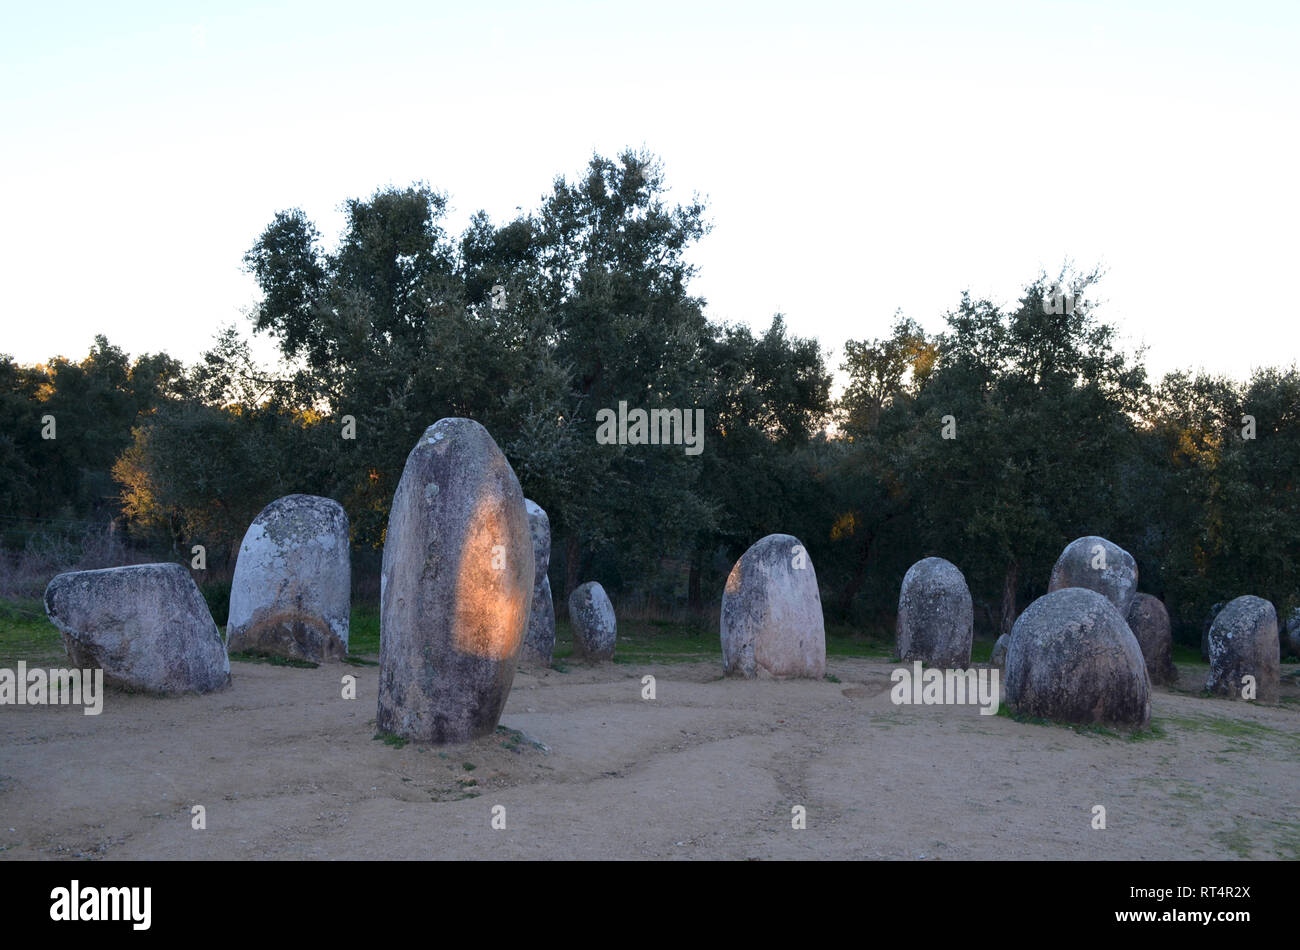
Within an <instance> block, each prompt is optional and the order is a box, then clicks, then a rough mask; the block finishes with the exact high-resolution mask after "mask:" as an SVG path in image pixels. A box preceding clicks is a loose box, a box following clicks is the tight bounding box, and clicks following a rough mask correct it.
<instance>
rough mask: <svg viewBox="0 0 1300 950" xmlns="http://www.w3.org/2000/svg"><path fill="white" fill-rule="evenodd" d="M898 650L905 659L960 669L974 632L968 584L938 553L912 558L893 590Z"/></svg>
mask: <svg viewBox="0 0 1300 950" xmlns="http://www.w3.org/2000/svg"><path fill="white" fill-rule="evenodd" d="M897 636H898V655H899V657H900V659H901V660H902V661H903V662H904V663H911V662H912V661H913V660H920V661H921V662H922V663H925V664H927V665H928V666H935V667H942V668H945V669H965V668H966V667H968V666H970V650H971V641H972V639H973V638H974V636H975V608H974V605H973V604H972V603H971V597H970V588H969V587H967V586H966V578H965V577H963V576H962V573H961V571H959V570H958V569H957V566H956V565H955V564H953V563H952V562H950V561H945V560H944V559H943V558H941V557H927V558H925V559H924V560H921V561H917V562H916V563H915V564H913V565H912V566H911V567H910V568H909V569H908V571H907V574H906V575H905V576H904V577H903V586H902V588H901V589H900V591H899V594H898V626H897Z"/></svg>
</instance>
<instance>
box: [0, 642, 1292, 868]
mask: <svg viewBox="0 0 1300 950" xmlns="http://www.w3.org/2000/svg"><path fill="white" fill-rule="evenodd" d="M892 668H893V667H891V666H890V665H889V664H888V663H886V662H884V661H880V660H871V659H859V658H836V657H832V658H830V660H829V664H828V669H829V672H830V673H831V674H833V675H834V676H836V677H838V678H839V680H840V681H841V682H839V683H834V682H830V681H819V682H811V681H790V682H770V681H769V682H744V681H736V680H722V679H720V678H719V673H720V671H719V669H718V668H717V665H716V663H715V662H714V661H711V660H710V661H700V662H686V663H682V662H676V663H668V664H662V665H653V664H651V665H645V666H641V665H632V664H626V665H625V664H605V665H603V666H599V667H594V668H591V667H583V666H581V665H579V664H572V665H571V666H570V669H569V672H567V673H561V672H558V671H555V670H537V669H521V670H520V672H519V674H518V675H517V677H516V679H515V685H514V690H513V692H512V693H511V694H510V701H509V704H508V706H507V708H506V713H505V715H504V717H503V719H502V726H503V727H506V728H505V729H503V730H499V731H498V733H497V734H496V735H495V736H493V737H491V738H488V739H484V740H480V741H478V742H475V743H472V744H469V745H465V746H458V747H451V748H443V749H437V748H430V747H426V746H422V745H419V744H415V743H410V744H407V745H405V746H403V747H400V748H398V747H394V746H392V745H388V744H386V743H384V742H382V741H377V740H376V739H375V738H374V735H375V727H374V719H375V690H376V683H377V680H378V670H377V668H376V667H352V666H342V665H338V664H333V665H326V666H322V667H321V668H319V669H295V668H287V667H276V666H270V665H260V664H250V663H235V664H233V674H234V676H233V684H232V686H231V687H230V688H229V689H228V690H226V691H224V692H221V693H217V694H212V695H208V696H196V697H186V698H173V699H158V698H150V697H146V696H140V695H125V694H121V693H112V692H110V693H108V695H107V696H106V699H105V705H104V712H103V714H102V715H100V716H86V715H83V713H82V712H81V710H80V708H69V707H27V706H23V707H15V706H6V707H3V708H0V858H9V859H13V858H63V857H90V858H100V857H107V858H117V859H140V858H161V857H165V858H182V859H204V858H223V859H268V858H270V859H275V858H309V859H348V858H379V859H393V858H397V859H400V858H416V859H431V858H432V859H455V858H579V859H585V858H732V859H747V858H763V859H771V858H902V859H949V860H951V859H964V858H1049V859H1050V858H1071V859H1110V858H1128V859H1165V858H1223V857H1229V858H1231V857H1243V858H1292V859H1294V858H1297V857H1300V813H1298V806H1297V803H1298V802H1300V798H1298V797H1297V791H1298V790H1300V706H1298V705H1297V703H1296V698H1297V696H1298V695H1300V688H1298V687H1297V686H1296V683H1295V672H1296V667H1295V666H1293V665H1284V666H1283V674H1284V681H1283V682H1284V686H1283V696H1284V698H1285V701H1284V702H1283V704H1282V705H1281V706H1275V707H1258V706H1251V705H1248V704H1246V703H1241V702H1235V703H1234V702H1230V701H1225V700H1216V699H1209V698H1205V697H1202V696H1200V695H1197V694H1196V691H1199V683H1200V679H1201V677H1203V675H1204V674H1203V672H1198V671H1197V670H1195V669H1194V668H1184V669H1183V671H1182V674H1183V675H1182V678H1181V680H1180V683H1179V687H1180V688H1181V690H1186V691H1187V692H1182V691H1180V689H1175V690H1172V691H1171V690H1166V689H1157V691H1156V697H1155V702H1154V720H1155V723H1156V725H1157V729H1156V732H1155V734H1154V735H1153V736H1151V737H1149V738H1145V739H1142V740H1141V741H1134V740H1131V739H1127V738H1124V737H1122V736H1117V735H1113V734H1109V735H1108V734H1105V733H1098V732H1090V731H1076V730H1073V729H1070V728H1067V727H1063V726H1055V725H1039V724H1033V723H1024V722H1017V721H1015V720H1013V719H1010V718H1007V717H1004V716H981V715H980V714H979V711H978V709H977V708H976V707H973V706H972V707H959V708H954V707H922V706H895V705H893V704H892V703H891V701H890V698H889V687H890V685H891V684H890V682H889V672H890V670H891V669H892ZM646 673H652V674H654V675H655V676H656V678H657V684H656V686H657V698H656V699H654V700H653V701H647V700H643V699H642V698H641V690H642V687H641V677H642V676H643V675H644V674H646ZM344 674H353V675H355V676H356V677H357V693H358V699H356V700H355V701H350V700H344V699H342V698H341V687H340V678H341V677H342V676H343V675H344ZM506 729H508V730H515V731H513V732H512V731H506ZM518 732H522V733H523V734H524V737H522V738H521V737H520V736H519V735H518ZM530 740H531V741H530ZM534 743H538V744H541V745H542V746H544V747H545V748H541V747H539V746H538V745H537V744H534ZM194 805H202V806H203V807H204V809H205V810H206V824H207V827H206V829H204V830H194V829H193V828H192V827H191V807H192V806H194ZM496 805H502V806H504V807H505V819H506V827H505V829H504V830H494V829H493V828H492V826H491V821H492V809H493V806H496ZM795 805H802V806H804V807H805V808H806V809H807V827H806V828H805V829H802V830H795V829H793V828H792V827H791V815H792V811H791V809H792V807H793V806H795ZM1094 805H1103V806H1105V809H1106V825H1107V826H1106V829H1105V830H1094V829H1093V828H1092V819H1093V813H1092V809H1093V806H1094Z"/></svg>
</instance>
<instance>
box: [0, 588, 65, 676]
mask: <svg viewBox="0 0 1300 950" xmlns="http://www.w3.org/2000/svg"><path fill="white" fill-rule="evenodd" d="M66 659H67V652H66V651H65V650H64V649H63V636H62V635H61V634H60V633H59V631H58V629H57V628H56V627H55V626H54V624H52V623H50V620H49V618H48V617H46V616H45V604H44V603H43V602H42V601H41V600H40V598H37V597H29V598H28V597H25V598H21V599H14V600H0V667H6V668H10V669H12V668H13V667H15V666H17V665H18V661H19V660H23V661H25V662H27V663H28V664H50V663H54V662H59V661H63V660H66Z"/></svg>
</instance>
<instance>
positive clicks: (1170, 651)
mask: <svg viewBox="0 0 1300 950" xmlns="http://www.w3.org/2000/svg"><path fill="white" fill-rule="evenodd" d="M1127 619H1128V628H1129V629H1130V630H1131V631H1133V636H1135V637H1137V642H1138V646H1139V647H1141V648H1142V658H1143V660H1145V661H1146V665H1147V673H1148V674H1149V675H1150V677H1151V682H1153V683H1161V684H1167V683H1174V682H1177V680H1178V670H1177V668H1175V666H1174V638H1173V634H1172V632H1171V631H1170V627H1169V611H1167V610H1166V609H1165V605H1164V604H1163V603H1161V602H1160V599H1159V598H1157V597H1152V596H1151V595H1150V594H1138V595H1137V596H1135V597H1134V598H1133V604H1132V605H1131V606H1130V607H1129V609H1128V618H1127Z"/></svg>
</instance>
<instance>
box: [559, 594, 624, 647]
mask: <svg viewBox="0 0 1300 950" xmlns="http://www.w3.org/2000/svg"><path fill="white" fill-rule="evenodd" d="M569 623H570V625H571V626H572V627H573V652H574V654H575V655H576V656H580V657H582V658H583V659H586V660H596V661H599V660H612V659H614V644H615V642H616V641H617V640H618V626H617V620H616V619H615V617H614V605H613V604H612V603H610V601H609V595H608V594H606V593H605V588H603V587H601V586H600V584H599V583H597V582H596V581H588V582H587V583H585V584H579V585H578V586H577V587H575V588H574V589H573V593H572V594H570V595H569Z"/></svg>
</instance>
